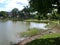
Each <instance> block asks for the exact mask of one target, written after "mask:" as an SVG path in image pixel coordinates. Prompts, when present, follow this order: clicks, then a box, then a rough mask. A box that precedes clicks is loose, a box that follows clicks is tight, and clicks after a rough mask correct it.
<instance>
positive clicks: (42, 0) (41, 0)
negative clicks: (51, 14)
mask: <svg viewBox="0 0 60 45" xmlns="http://www.w3.org/2000/svg"><path fill="white" fill-rule="evenodd" d="M30 7H32V8H33V9H34V10H35V11H38V12H40V13H41V14H43V13H46V12H47V11H48V10H49V9H50V8H52V3H51V1H50V0H30Z"/></svg>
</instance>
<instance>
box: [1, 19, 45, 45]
mask: <svg viewBox="0 0 60 45" xmlns="http://www.w3.org/2000/svg"><path fill="white" fill-rule="evenodd" d="M45 26H46V24H45V23H35V22H23V21H10V20H9V21H0V45H10V43H11V42H13V43H18V42H19V41H21V40H22V39H23V38H20V37H19V36H18V35H17V33H20V32H23V31H26V30H28V29H29V28H38V29H46V28H45Z"/></svg>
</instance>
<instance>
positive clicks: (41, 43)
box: [26, 33, 60, 45]
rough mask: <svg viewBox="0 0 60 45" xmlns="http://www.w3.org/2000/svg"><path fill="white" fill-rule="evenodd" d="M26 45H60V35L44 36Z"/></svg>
mask: <svg viewBox="0 0 60 45" xmlns="http://www.w3.org/2000/svg"><path fill="white" fill-rule="evenodd" d="M26 45H60V33H56V34H47V35H44V36H42V37H39V38H38V39H36V40H33V41H31V42H29V43H27V44H26Z"/></svg>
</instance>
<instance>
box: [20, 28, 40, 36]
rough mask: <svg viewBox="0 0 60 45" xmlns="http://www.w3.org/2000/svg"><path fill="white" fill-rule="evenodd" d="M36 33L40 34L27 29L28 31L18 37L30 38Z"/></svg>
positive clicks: (36, 30) (38, 31) (34, 30)
mask: <svg viewBox="0 0 60 45" xmlns="http://www.w3.org/2000/svg"><path fill="white" fill-rule="evenodd" d="M38 33H40V30H39V29H36V28H33V29H28V31H26V32H22V33H21V34H20V35H21V37H30V36H33V35H36V34H38Z"/></svg>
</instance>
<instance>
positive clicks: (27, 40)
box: [18, 31, 49, 45]
mask: <svg viewBox="0 0 60 45" xmlns="http://www.w3.org/2000/svg"><path fill="white" fill-rule="evenodd" d="M45 34H49V31H43V33H40V34H38V35H35V36H32V37H29V38H27V39H24V40H22V41H21V42H19V43H18V45H25V44H26V43H28V42H31V41H32V40H35V39H37V38H38V37H40V36H42V35H45Z"/></svg>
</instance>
